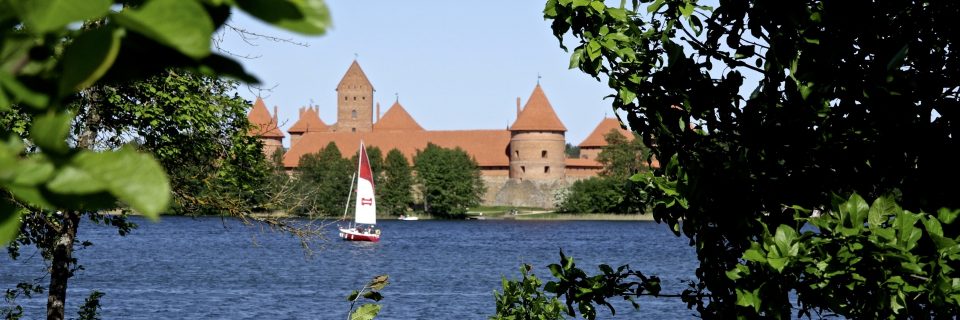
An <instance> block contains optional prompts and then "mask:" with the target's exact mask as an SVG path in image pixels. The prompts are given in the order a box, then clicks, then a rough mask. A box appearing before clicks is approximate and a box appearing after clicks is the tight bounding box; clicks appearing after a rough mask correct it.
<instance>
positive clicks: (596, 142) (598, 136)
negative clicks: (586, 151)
mask: <svg viewBox="0 0 960 320" xmlns="http://www.w3.org/2000/svg"><path fill="white" fill-rule="evenodd" d="M612 130H617V132H620V134H622V135H623V136H624V137H626V138H627V141H633V133H632V132H630V130H627V129H624V128H622V127H620V120H617V118H603V121H600V124H597V127H596V128H595V129H593V132H591V133H590V135H589V136H587V138H586V139H583V142H581V143H580V145H579V147H581V148H591V147H593V148H601V147H606V146H607V139H606V138H605V137H606V135H607V134H608V133H610V131H612Z"/></svg>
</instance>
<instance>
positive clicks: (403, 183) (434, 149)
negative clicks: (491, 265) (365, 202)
mask: <svg viewBox="0 0 960 320" xmlns="http://www.w3.org/2000/svg"><path fill="white" fill-rule="evenodd" d="M367 157H368V158H369V160H370V167H371V169H372V170H373V174H374V184H375V189H374V190H375V191H376V195H377V211H378V212H379V213H380V214H383V215H396V216H399V215H405V214H410V213H412V212H421V213H427V214H430V215H433V216H436V217H444V218H458V217H463V216H464V215H465V214H466V212H467V208H469V207H473V206H477V205H479V204H480V199H481V196H482V195H483V193H484V192H485V191H486V190H485V187H484V184H483V180H482V179H481V178H480V169H479V167H478V166H477V163H476V161H475V160H474V159H473V158H472V157H470V155H469V154H467V153H466V152H465V151H463V150H462V149H460V148H456V149H448V148H443V147H440V146H437V145H434V144H432V143H431V144H428V145H427V147H426V148H424V149H423V150H418V151H417V153H416V154H415V155H414V157H413V164H411V163H410V162H409V161H408V160H407V158H406V157H405V156H404V155H403V153H401V152H400V151H399V150H397V149H391V150H390V151H389V152H387V154H386V157H384V156H383V151H382V150H380V148H378V147H376V146H371V147H368V148H367ZM357 162H358V161H357V155H356V153H354V155H353V156H352V157H351V158H345V157H344V155H343V154H342V153H341V152H340V149H339V148H337V145H336V144H334V143H333V142H330V143H329V144H327V146H326V147H324V148H323V149H321V150H320V151H318V152H317V153H313V154H307V155H304V156H303V157H301V158H300V166H299V167H298V168H297V169H295V170H294V172H293V173H292V174H290V175H288V174H286V173H283V172H282V171H279V170H278V171H276V174H275V177H276V180H277V181H275V182H274V184H275V185H278V186H286V187H282V188H278V190H280V189H283V190H286V191H285V192H287V194H286V195H284V198H285V199H286V201H285V202H284V204H285V208H277V209H283V210H286V211H288V212H290V213H293V214H296V215H303V216H340V215H343V214H344V211H345V210H349V208H350V207H351V206H350V205H349V204H348V202H347V196H348V193H349V192H351V191H352V190H350V184H351V178H352V177H353V173H354V172H355V171H356V169H357V168H356V166H357Z"/></svg>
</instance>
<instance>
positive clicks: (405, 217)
mask: <svg viewBox="0 0 960 320" xmlns="http://www.w3.org/2000/svg"><path fill="white" fill-rule="evenodd" d="M397 220H403V221H417V220H420V217H410V216H405V215H402V214H401V215H400V217H399V218H397Z"/></svg>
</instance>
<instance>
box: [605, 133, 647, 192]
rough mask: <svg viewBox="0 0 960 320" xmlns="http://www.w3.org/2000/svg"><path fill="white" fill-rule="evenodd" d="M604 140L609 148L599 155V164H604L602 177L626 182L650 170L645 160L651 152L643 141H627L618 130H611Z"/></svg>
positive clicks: (636, 139)
mask: <svg viewBox="0 0 960 320" xmlns="http://www.w3.org/2000/svg"><path fill="white" fill-rule="evenodd" d="M603 138H604V140H606V142H607V146H606V147H603V150H600V153H599V154H597V162H600V163H601V164H603V171H601V172H600V175H602V176H607V177H612V178H614V179H618V180H626V179H627V178H630V177H632V176H633V175H635V174H637V173H640V172H646V171H648V170H649V165H648V163H647V161H645V160H643V157H644V156H645V155H646V156H649V152H648V150H647V147H646V146H644V145H643V140H642V139H639V138H635V139H633V140H627V138H626V137H624V136H623V135H622V134H620V132H619V131H618V130H616V129H613V130H610V132H608V133H607V134H606V135H604V136H603Z"/></svg>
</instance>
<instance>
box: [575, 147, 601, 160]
mask: <svg viewBox="0 0 960 320" xmlns="http://www.w3.org/2000/svg"><path fill="white" fill-rule="evenodd" d="M602 150H603V148H599V147H580V158H581V159H590V160H597V156H598V155H600V151H602Z"/></svg>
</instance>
